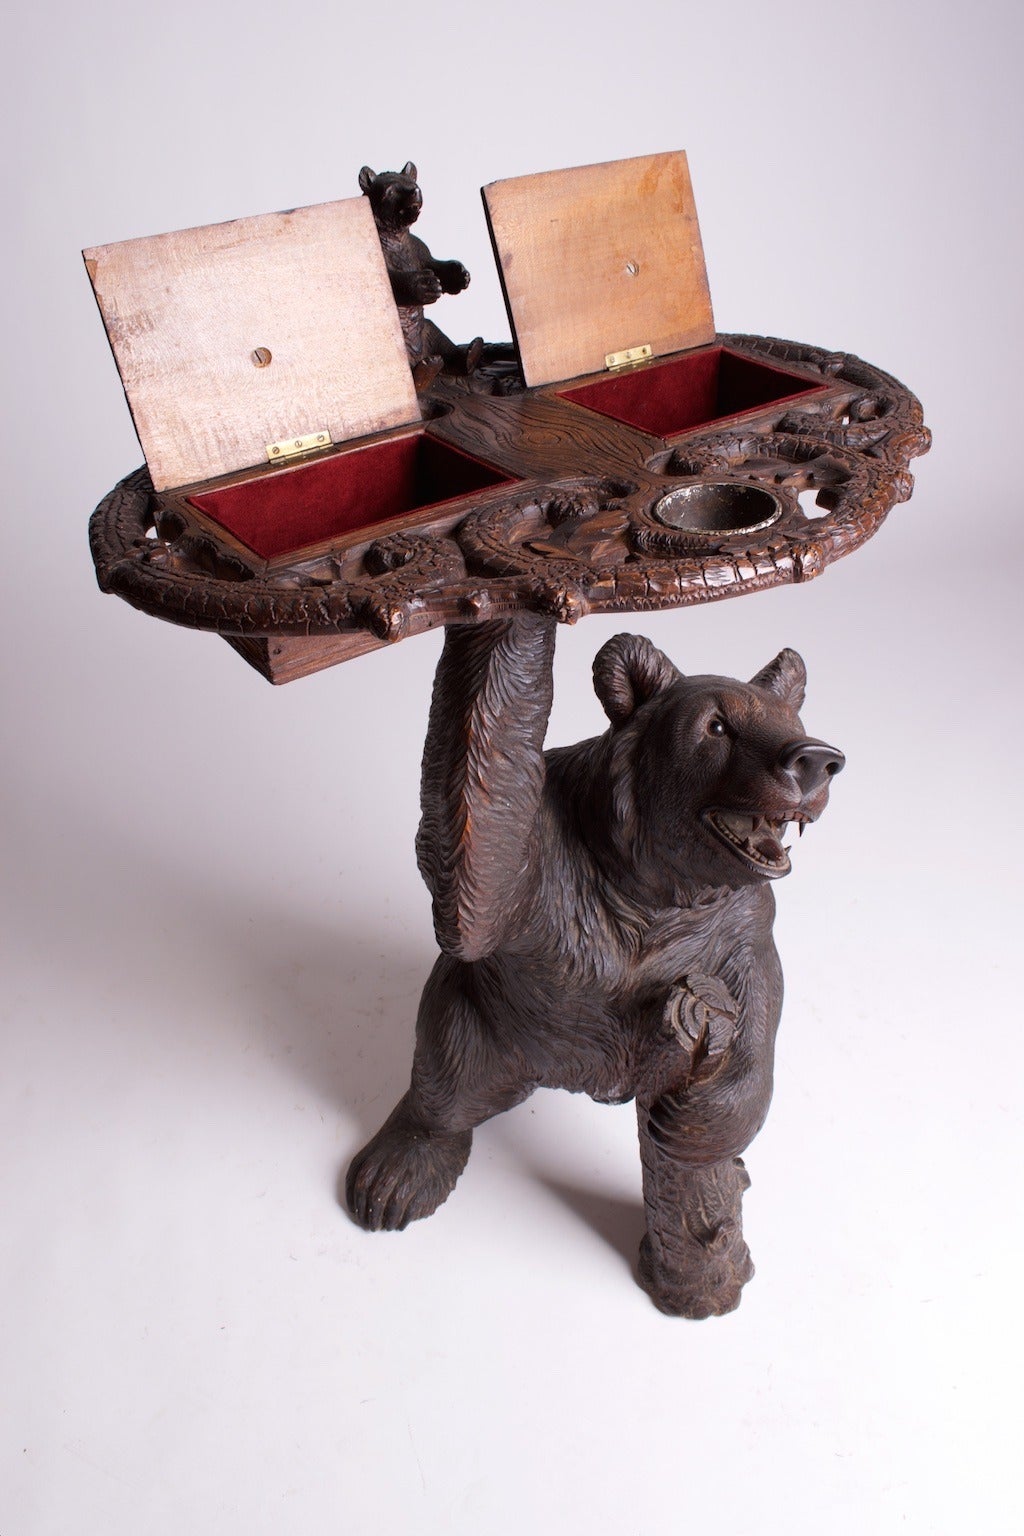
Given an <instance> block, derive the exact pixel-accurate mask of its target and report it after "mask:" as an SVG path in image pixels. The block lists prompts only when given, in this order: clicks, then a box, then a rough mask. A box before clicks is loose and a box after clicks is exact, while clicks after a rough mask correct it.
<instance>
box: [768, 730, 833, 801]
mask: <svg viewBox="0 0 1024 1536" xmlns="http://www.w3.org/2000/svg"><path fill="white" fill-rule="evenodd" d="M778 762H779V767H780V768H781V769H782V770H783V772H784V773H788V774H789V776H790V777H791V778H792V779H793V780H795V782H796V785H797V787H798V788H799V790H800V798H801V800H807V799H810V798H811V797H812V796H814V795H816V794H818V793H820V791H821V790H823V789H825V788H827V786H828V781H829V779H831V778H834V776H835V775H836V774H837V773H841V772H842V770H843V768H844V767H845V766H846V758H845V756H844V755H843V753H842V752H840V751H839V748H838V747H830V746H829V745H828V743H827V742H825V741H815V740H814V739H813V738H812V737H804V738H803V739H801V740H799V741H790V742H788V743H787V744H786V746H784V747H783V749H782V751H781V752H780V753H779V759H778Z"/></svg>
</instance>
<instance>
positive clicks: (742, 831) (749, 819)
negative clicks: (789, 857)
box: [718, 811, 786, 864]
mask: <svg viewBox="0 0 1024 1536" xmlns="http://www.w3.org/2000/svg"><path fill="white" fill-rule="evenodd" d="M718 821H719V824H720V825H721V826H723V827H724V828H725V830H726V831H727V832H728V833H729V835H730V836H731V837H732V838H734V839H735V841H736V842H737V843H738V844H739V845H740V847H741V848H743V849H744V851H745V852H747V853H749V854H750V855H752V857H753V858H755V859H760V860H761V861H762V862H763V863H765V864H781V863H782V862H783V860H784V859H785V857H786V850H785V849H784V848H783V846H782V843H781V842H780V841H779V837H778V836H777V835H776V834H777V833H780V834H781V833H782V832H783V831H784V830H785V825H786V824H785V822H778V823H773V822H770V821H766V820H765V818H764V817H763V816H747V815H744V814H742V813H741V812H738V811H719V813H718Z"/></svg>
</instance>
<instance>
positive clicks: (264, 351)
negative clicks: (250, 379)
mask: <svg viewBox="0 0 1024 1536" xmlns="http://www.w3.org/2000/svg"><path fill="white" fill-rule="evenodd" d="M271 355H272V354H271V351H270V348H269V347H254V348H253V352H252V360H253V363H254V365H255V366H256V367H257V368H265V367H266V366H267V364H268V363H269V362H270V359H271Z"/></svg>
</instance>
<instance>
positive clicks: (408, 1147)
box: [345, 1099, 473, 1232]
mask: <svg viewBox="0 0 1024 1536" xmlns="http://www.w3.org/2000/svg"><path fill="white" fill-rule="evenodd" d="M472 1142H473V1133H472V1131H460V1132H455V1133H453V1134H445V1133H444V1132H433V1131H426V1130H424V1129H423V1128H422V1127H421V1126H419V1125H418V1124H417V1123H416V1121H415V1120H414V1118H413V1116H412V1115H411V1114H410V1113H409V1111H408V1109H407V1107H406V1102H405V1100H404V1099H403V1101H402V1102H401V1104H399V1106H398V1108H397V1109H396V1110H395V1111H394V1113H393V1114H392V1116H391V1118H390V1119H389V1120H388V1121H387V1122H386V1123H385V1124H384V1125H383V1126H382V1127H381V1129H380V1130H379V1131H378V1132H377V1134H376V1136H374V1138H373V1139H372V1141H370V1142H368V1143H367V1145H366V1146H365V1147H364V1148H363V1150H362V1151H361V1152H359V1153H357V1154H356V1156H355V1157H354V1158H353V1160H352V1164H351V1166H350V1168H349V1170H348V1177H347V1179H346V1181H345V1199H346V1202H347V1204H348V1208H349V1210H350V1211H351V1213H352V1216H353V1217H354V1219H355V1220H356V1221H357V1222H358V1223H359V1225H360V1226H361V1227H365V1228H366V1229H367V1230H368V1231H371V1232H400V1231H401V1230H402V1229H403V1227H407V1226H408V1225H409V1222H410V1221H417V1220H419V1219H420V1218H421V1217H423V1216H430V1215H432V1214H433V1212H434V1211H436V1210H437V1208H438V1206H439V1205H443V1203H444V1202H445V1200H447V1198H448V1196H449V1195H450V1194H451V1192H452V1190H453V1189H454V1188H455V1185H456V1182H457V1180H458V1178H459V1175H460V1174H461V1172H462V1170H463V1169H464V1168H465V1166H466V1163H467V1161H468V1158H469V1152H470V1147H471V1146H472Z"/></svg>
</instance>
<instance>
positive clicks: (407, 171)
mask: <svg viewBox="0 0 1024 1536" xmlns="http://www.w3.org/2000/svg"><path fill="white" fill-rule="evenodd" d="M402 175H403V176H411V177H412V179H413V181H418V180H419V176H418V174H417V171H416V167H415V166H414V165H413V163H412V161H411V160H407V161H406V162H405V164H404V165H403V166H402Z"/></svg>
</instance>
